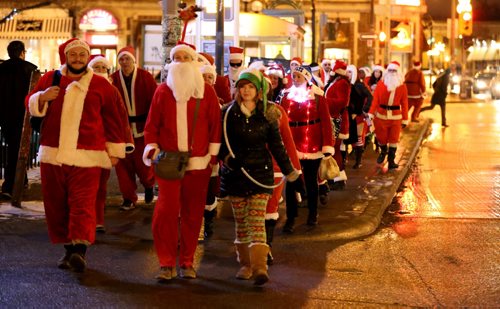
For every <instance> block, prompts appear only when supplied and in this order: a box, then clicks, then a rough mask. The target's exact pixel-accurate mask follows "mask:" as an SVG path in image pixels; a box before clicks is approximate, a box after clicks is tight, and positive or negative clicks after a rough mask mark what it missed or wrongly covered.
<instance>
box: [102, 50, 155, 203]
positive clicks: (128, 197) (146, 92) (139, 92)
mask: <svg viewBox="0 0 500 309" xmlns="http://www.w3.org/2000/svg"><path fill="white" fill-rule="evenodd" d="M117 59H118V63H119V64H120V70H118V71H116V72H114V73H113V74H112V75H111V78H112V79H113V85H114V86H115V87H116V88H118V90H119V91H120V94H121V95H122V98H123V102H124V103H125V106H126V109H127V112H128V119H129V123H130V129H131V130H132V135H133V137H134V145H135V151H134V152H132V153H129V154H127V156H126V158H125V159H123V160H120V162H118V164H117V165H116V167H115V170H116V176H117V177H118V185H119V187H120V192H121V193H122V196H123V203H122V205H121V207H120V210H123V211H127V210H132V209H134V208H135V205H136V203H137V200H138V198H137V193H136V190H137V184H136V178H135V175H137V176H138V177H139V181H140V182H141V184H142V185H143V186H144V202H145V203H146V204H149V203H151V202H152V201H153V198H154V195H153V187H154V184H155V178H154V173H153V169H152V168H151V167H148V166H146V165H144V163H143V162H142V153H143V151H144V145H145V144H144V124H145V123H146V117H147V115H148V112H149V108H150V106H151V100H152V98H153V94H154V92H155V90H156V86H157V85H156V81H155V80H154V78H153V76H152V75H151V74H150V73H149V72H148V71H146V70H143V69H141V68H138V67H137V66H136V59H135V50H134V48H133V47H131V46H126V47H124V48H122V49H120V51H119V52H118V56H117Z"/></svg>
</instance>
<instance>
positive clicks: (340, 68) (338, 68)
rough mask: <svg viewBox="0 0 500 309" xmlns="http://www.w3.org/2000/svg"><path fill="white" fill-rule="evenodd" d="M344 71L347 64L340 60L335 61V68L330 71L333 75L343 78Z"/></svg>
mask: <svg viewBox="0 0 500 309" xmlns="http://www.w3.org/2000/svg"><path fill="white" fill-rule="evenodd" d="M346 69H347V63H345V62H344V61H342V60H337V61H335V66H334V67H333V69H332V71H333V72H334V73H337V74H339V75H343V76H345V74H346Z"/></svg>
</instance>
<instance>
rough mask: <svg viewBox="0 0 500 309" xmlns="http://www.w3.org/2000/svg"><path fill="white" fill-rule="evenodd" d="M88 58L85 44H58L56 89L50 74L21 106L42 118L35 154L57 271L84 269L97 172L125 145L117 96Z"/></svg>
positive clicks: (121, 154)
mask: <svg viewBox="0 0 500 309" xmlns="http://www.w3.org/2000/svg"><path fill="white" fill-rule="evenodd" d="M89 56H90V47H89V45H88V44H87V43H86V42H85V41H83V40H80V39H76V38H73V39H70V40H68V41H66V42H65V43H63V44H61V45H60V46H59V57H60V60H61V63H62V64H63V65H62V67H61V70H60V72H61V74H62V76H61V81H60V84H59V86H52V80H53V78H54V74H55V71H50V72H48V73H46V74H44V75H43V76H42V78H41V79H40V81H39V82H38V83H37V85H36V86H35V88H34V90H33V92H32V93H30V94H29V95H28V96H27V97H26V102H25V103H26V105H27V106H28V107H29V112H30V114H31V115H32V116H33V117H44V120H43V122H42V126H41V131H40V149H39V153H38V155H39V158H40V162H41V163H40V175H41V180H42V193H43V205H44V208H45V216H46V220H47V226H48V231H49V237H50V240H51V241H52V243H56V244H64V247H65V249H66V253H65V254H64V256H63V258H62V259H61V260H60V261H59V264H58V267H59V268H63V269H69V268H72V269H73V270H74V271H76V272H83V271H84V270H85V268H86V264H87V263H86V259H85V255H86V251H87V247H88V246H90V245H91V244H92V243H93V242H94V240H95V228H96V211H95V201H96V195H97V191H98V189H99V181H100V177H101V169H102V168H107V169H111V166H112V165H114V164H116V163H117V162H118V159H119V158H124V157H125V147H126V141H125V139H124V138H123V128H122V126H121V122H120V121H119V119H118V120H117V117H116V115H119V111H118V109H117V106H118V104H119V100H120V98H119V96H118V93H117V92H115V91H114V90H113V86H112V85H111V84H110V83H109V82H107V81H106V80H104V79H103V78H101V77H99V76H96V75H94V73H93V71H92V70H91V69H89V68H88V67H87V63H88V59H89ZM49 102H51V103H50V104H49Z"/></svg>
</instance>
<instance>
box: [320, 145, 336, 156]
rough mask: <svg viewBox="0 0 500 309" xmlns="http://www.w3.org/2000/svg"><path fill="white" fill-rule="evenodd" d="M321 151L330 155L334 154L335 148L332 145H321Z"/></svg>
mask: <svg viewBox="0 0 500 309" xmlns="http://www.w3.org/2000/svg"><path fill="white" fill-rule="evenodd" d="M321 151H322V152H323V153H331V154H332V156H333V155H334V154H335V148H334V147H332V146H323V147H321Z"/></svg>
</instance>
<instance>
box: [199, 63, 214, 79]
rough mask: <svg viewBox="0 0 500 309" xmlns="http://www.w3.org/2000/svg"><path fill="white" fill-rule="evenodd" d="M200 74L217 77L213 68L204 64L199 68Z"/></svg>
mask: <svg viewBox="0 0 500 309" xmlns="http://www.w3.org/2000/svg"><path fill="white" fill-rule="evenodd" d="M200 71H201V74H212V75H213V76H214V79H215V77H216V76H217V72H216V71H215V67H214V66H213V65H211V64H204V65H202V66H201V67H200Z"/></svg>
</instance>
